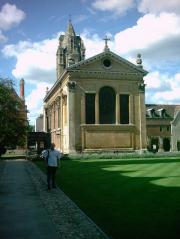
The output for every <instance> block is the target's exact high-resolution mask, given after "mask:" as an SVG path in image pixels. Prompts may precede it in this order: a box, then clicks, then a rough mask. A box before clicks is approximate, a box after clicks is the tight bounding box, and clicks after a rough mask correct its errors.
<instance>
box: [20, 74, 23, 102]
mask: <svg viewBox="0 0 180 239" xmlns="http://www.w3.org/2000/svg"><path fill="white" fill-rule="evenodd" d="M20 98H21V99H22V100H24V79H23V78H22V79H21V80H20Z"/></svg>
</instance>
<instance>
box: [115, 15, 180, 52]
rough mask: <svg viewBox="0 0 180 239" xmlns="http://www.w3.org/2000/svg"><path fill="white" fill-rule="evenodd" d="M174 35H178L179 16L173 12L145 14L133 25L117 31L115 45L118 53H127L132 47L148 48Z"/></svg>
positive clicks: (179, 33)
mask: <svg viewBox="0 0 180 239" xmlns="http://www.w3.org/2000/svg"><path fill="white" fill-rule="evenodd" d="M176 36H180V17H178V16H176V15H175V14H173V13H172V14H168V13H162V14H160V15H159V16H155V15H153V14H147V15H145V16H143V17H141V18H140V19H139V20H138V21H137V24H136V25H135V26H133V27H131V28H128V29H126V30H124V31H122V32H119V33H117V34H116V35H115V45H116V49H117V51H118V52H119V53H127V52H131V51H134V49H145V48H149V47H151V46H152V45H154V44H157V43H158V42H160V41H162V40H163V41H165V40H166V39H168V38H169V37H171V38H173V37H176ZM164 50H165V49H164Z"/></svg>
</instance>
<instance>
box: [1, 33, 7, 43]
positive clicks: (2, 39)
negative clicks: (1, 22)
mask: <svg viewBox="0 0 180 239" xmlns="http://www.w3.org/2000/svg"><path fill="white" fill-rule="evenodd" d="M6 41H7V37H5V36H4V35H3V34H2V31H1V30H0V43H1V42H6Z"/></svg>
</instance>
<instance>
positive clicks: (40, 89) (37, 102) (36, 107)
mask: <svg viewBox="0 0 180 239" xmlns="http://www.w3.org/2000/svg"><path fill="white" fill-rule="evenodd" d="M47 87H48V88H51V87H52V84H47V83H39V84H37V85H36V88H35V89H34V90H32V92H31V93H30V94H29V95H28V96H27V97H26V104H27V109H28V111H29V112H30V113H29V118H30V120H31V123H34V121H35V119H36V118H37V116H38V115H39V114H42V113H43V98H44V97H45V94H46V88H47Z"/></svg>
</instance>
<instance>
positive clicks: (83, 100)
mask: <svg viewBox="0 0 180 239" xmlns="http://www.w3.org/2000/svg"><path fill="white" fill-rule="evenodd" d="M85 107H86V106H85V93H82V96H81V124H85V122H86V119H85V118H86V117H85V110H86V109H85Z"/></svg>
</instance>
